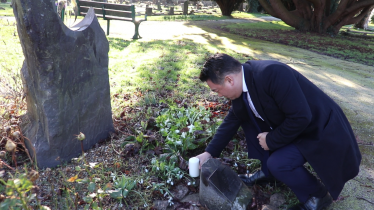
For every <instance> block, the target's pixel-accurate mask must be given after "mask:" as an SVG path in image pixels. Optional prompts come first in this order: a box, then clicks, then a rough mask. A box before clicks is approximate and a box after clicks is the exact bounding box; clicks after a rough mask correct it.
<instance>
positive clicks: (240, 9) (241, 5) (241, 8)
mask: <svg viewBox="0 0 374 210" xmlns="http://www.w3.org/2000/svg"><path fill="white" fill-rule="evenodd" d="M243 7H244V6H243V3H241V4H239V9H238V11H240V12H243Z"/></svg>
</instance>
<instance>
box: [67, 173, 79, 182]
mask: <svg viewBox="0 0 374 210" xmlns="http://www.w3.org/2000/svg"><path fill="white" fill-rule="evenodd" d="M77 179H78V174H77V175H75V176H73V177H70V179H68V182H75V180H77Z"/></svg>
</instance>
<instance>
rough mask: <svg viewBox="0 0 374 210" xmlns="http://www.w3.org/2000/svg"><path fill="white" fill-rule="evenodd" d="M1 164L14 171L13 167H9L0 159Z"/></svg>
mask: <svg viewBox="0 0 374 210" xmlns="http://www.w3.org/2000/svg"><path fill="white" fill-rule="evenodd" d="M0 163H1V164H3V165H4V166H6V167H8V168H9V169H11V170H13V171H14V168H12V167H10V166H9V165H8V164H6V163H5V162H4V161H2V160H1V162H0Z"/></svg>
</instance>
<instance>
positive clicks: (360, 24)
mask: <svg viewBox="0 0 374 210" xmlns="http://www.w3.org/2000/svg"><path fill="white" fill-rule="evenodd" d="M373 9H374V6H373V7H372V8H371V10H370V11H369V12H368V13H367V15H365V16H364V18H362V19H361V20H360V21H358V23H356V24H355V26H354V27H355V28H361V29H365V30H367V29H368V27H369V21H370V18H371V16H372V15H373V14H372V13H373Z"/></svg>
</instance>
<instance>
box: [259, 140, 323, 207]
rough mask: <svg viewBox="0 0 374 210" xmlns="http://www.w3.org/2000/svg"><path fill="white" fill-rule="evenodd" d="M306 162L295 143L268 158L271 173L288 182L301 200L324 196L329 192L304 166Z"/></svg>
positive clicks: (285, 182)
mask: <svg viewBox="0 0 374 210" xmlns="http://www.w3.org/2000/svg"><path fill="white" fill-rule="evenodd" d="M305 162H306V160H305V158H304V157H303V155H302V154H301V153H300V151H299V150H298V149H297V147H296V146H295V145H294V144H289V145H287V146H285V147H282V148H280V149H278V150H276V151H274V152H273V153H271V155H270V156H269V158H268V160H267V168H268V169H269V171H270V173H271V174H272V175H273V176H274V177H275V178H276V179H277V180H279V181H281V182H283V183H284V184H286V185H287V186H288V187H289V188H290V189H291V190H292V191H293V192H294V193H295V194H296V196H297V198H298V199H299V201H300V202H305V201H307V200H308V198H309V197H310V196H314V197H323V196H324V195H326V193H327V190H326V189H325V187H324V186H323V185H322V184H321V183H320V182H319V181H318V180H317V178H316V177H315V176H313V175H312V174H311V173H309V171H308V170H307V169H306V168H305V167H304V166H303V165H304V163H305ZM262 164H264V163H262Z"/></svg>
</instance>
